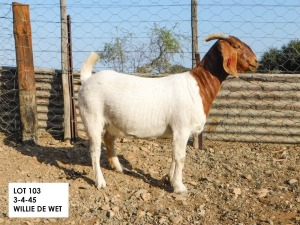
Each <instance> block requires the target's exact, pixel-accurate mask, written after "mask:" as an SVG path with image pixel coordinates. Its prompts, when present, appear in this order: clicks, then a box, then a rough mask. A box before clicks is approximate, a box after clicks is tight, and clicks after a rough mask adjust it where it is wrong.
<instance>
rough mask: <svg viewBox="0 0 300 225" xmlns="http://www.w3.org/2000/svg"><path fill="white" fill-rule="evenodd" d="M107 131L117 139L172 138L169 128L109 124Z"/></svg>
mask: <svg viewBox="0 0 300 225" xmlns="http://www.w3.org/2000/svg"><path fill="white" fill-rule="evenodd" d="M105 129H106V130H107V131H108V132H109V133H111V134H112V135H114V136H116V137H125V136H130V137H134V138H149V139H152V138H154V139H155V138H170V137H172V130H171V128H170V127H169V126H122V128H121V127H120V126H118V125H117V124H113V123H108V124H107V125H106V127H105Z"/></svg>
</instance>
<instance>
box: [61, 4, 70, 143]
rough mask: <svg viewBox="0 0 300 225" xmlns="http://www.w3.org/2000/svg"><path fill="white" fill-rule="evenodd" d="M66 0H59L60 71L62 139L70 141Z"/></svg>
mask: <svg viewBox="0 0 300 225" xmlns="http://www.w3.org/2000/svg"><path fill="white" fill-rule="evenodd" d="M66 8H67V4H66V0H60V16H61V73H62V86H63V96H64V141H65V142H71V123H70V121H71V110H70V89H69V75H68V71H69V63H68V26H67V12H66V11H67V9H66Z"/></svg>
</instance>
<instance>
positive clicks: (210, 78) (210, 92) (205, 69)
mask: <svg viewBox="0 0 300 225" xmlns="http://www.w3.org/2000/svg"><path fill="white" fill-rule="evenodd" d="M211 62H213V61H211ZM212 64H213V63H212ZM212 64H210V63H209V62H205V59H203V60H202V61H201V62H200V63H199V64H198V65H197V67H195V68H193V69H192V70H191V71H190V72H191V74H192V76H193V77H194V78H195V79H196V81H197V83H198V85H199V89H200V95H201V98H202V102H203V108H204V113H205V115H206V117H208V114H209V111H210V108H211V106H212V104H213V101H214V99H215V98H216V96H217V94H218V92H219V90H220V87H221V84H222V82H223V81H224V80H225V79H226V77H227V76H228V74H227V73H226V72H225V71H224V70H223V67H222V69H221V70H219V71H218V68H220V64H219V65H212ZM221 65H222V64H221Z"/></svg>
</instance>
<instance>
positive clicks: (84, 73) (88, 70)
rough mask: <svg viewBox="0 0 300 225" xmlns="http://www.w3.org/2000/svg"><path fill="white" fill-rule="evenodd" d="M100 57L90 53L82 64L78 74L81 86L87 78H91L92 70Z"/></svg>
mask: <svg viewBox="0 0 300 225" xmlns="http://www.w3.org/2000/svg"><path fill="white" fill-rule="evenodd" d="M99 59H100V56H99V55H98V54H97V53H96V52H91V53H90V55H89V56H88V57H87V59H86V60H85V61H84V62H83V63H82V67H81V72H80V81H81V84H83V83H84V82H85V81H86V80H87V79H88V78H90V77H91V76H92V70H93V67H94V65H95V64H96V62H98V60H99Z"/></svg>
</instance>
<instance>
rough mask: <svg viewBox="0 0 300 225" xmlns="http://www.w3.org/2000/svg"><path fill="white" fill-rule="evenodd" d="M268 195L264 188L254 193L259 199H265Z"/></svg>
mask: <svg viewBox="0 0 300 225" xmlns="http://www.w3.org/2000/svg"><path fill="white" fill-rule="evenodd" d="M268 193H269V190H268V189H266V188H263V189H260V190H258V191H256V194H257V197H259V198H264V197H266V196H267V195H268Z"/></svg>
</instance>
